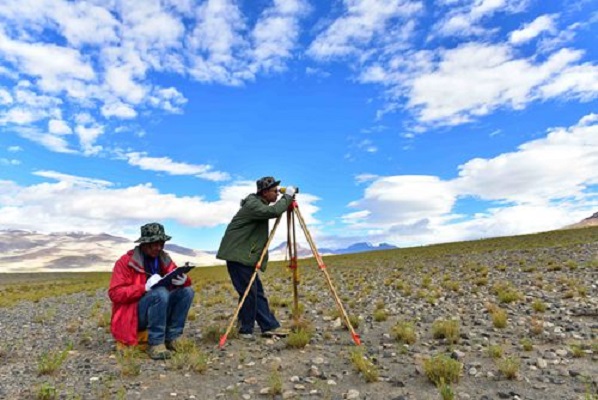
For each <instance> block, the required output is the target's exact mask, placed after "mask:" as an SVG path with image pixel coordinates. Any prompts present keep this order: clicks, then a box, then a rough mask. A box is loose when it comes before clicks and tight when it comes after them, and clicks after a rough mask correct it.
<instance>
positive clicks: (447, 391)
mask: <svg viewBox="0 0 598 400" xmlns="http://www.w3.org/2000/svg"><path fill="white" fill-rule="evenodd" d="M437 387H438V393H439V394H440V397H441V398H442V400H453V399H455V392H454V391H453V387H452V386H451V385H450V383H446V382H445V381H444V378H440V384H439V385H438V386H437Z"/></svg>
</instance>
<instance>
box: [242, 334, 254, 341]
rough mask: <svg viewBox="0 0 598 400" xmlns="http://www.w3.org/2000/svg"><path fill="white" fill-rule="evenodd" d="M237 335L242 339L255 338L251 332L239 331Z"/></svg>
mask: <svg viewBox="0 0 598 400" xmlns="http://www.w3.org/2000/svg"><path fill="white" fill-rule="evenodd" d="M239 337H240V338H241V339H243V340H255V335H254V334H253V333H239Z"/></svg>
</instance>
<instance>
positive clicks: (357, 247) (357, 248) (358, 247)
mask: <svg viewBox="0 0 598 400" xmlns="http://www.w3.org/2000/svg"><path fill="white" fill-rule="evenodd" d="M396 248H397V246H393V245H392V244H388V243H380V244H379V245H377V246H376V245H373V244H371V243H368V242H359V243H354V244H352V245H350V246H349V247H345V248H340V249H330V248H326V247H322V248H319V249H318V253H320V255H323V256H327V255H336V254H352V253H363V252H366V251H376V250H391V249H396ZM287 251H288V250H287V242H286V241H285V242H282V243H281V244H279V245H278V246H276V247H274V248H272V249H270V259H272V260H279V259H284V257H285V256H286V253H287ZM297 255H298V256H299V258H303V257H311V256H312V251H311V249H310V248H305V247H302V246H300V245H297Z"/></svg>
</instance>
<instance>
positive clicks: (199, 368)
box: [168, 338, 208, 373]
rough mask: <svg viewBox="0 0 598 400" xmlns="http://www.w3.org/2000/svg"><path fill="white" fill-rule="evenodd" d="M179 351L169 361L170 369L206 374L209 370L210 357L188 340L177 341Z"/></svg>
mask: <svg viewBox="0 0 598 400" xmlns="http://www.w3.org/2000/svg"><path fill="white" fill-rule="evenodd" d="M177 342H178V343H177V351H176V352H174V353H173V355H172V358H171V359H170V360H169V364H168V365H169V367H170V368H171V369H175V370H183V371H194V372H198V373H204V372H205V371H206V370H207V369H208V357H207V356H206V355H205V354H204V353H203V352H202V351H201V350H200V349H198V348H197V345H196V344H195V342H194V341H193V340H191V339H188V338H183V339H179V340H178V341H177Z"/></svg>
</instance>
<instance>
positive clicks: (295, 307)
mask: <svg viewBox="0 0 598 400" xmlns="http://www.w3.org/2000/svg"><path fill="white" fill-rule="evenodd" d="M293 210H294V208H292V209H291V210H289V212H288V214H289V215H290V221H291V225H289V231H290V230H292V238H293V241H292V243H293V244H292V248H293V257H292V258H291V268H292V270H293V319H294V320H295V326H298V324H299V294H298V290H297V287H298V286H299V265H298V264H297V240H296V238H297V237H296V236H295V213H294V211H293ZM289 236H291V235H289Z"/></svg>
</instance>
